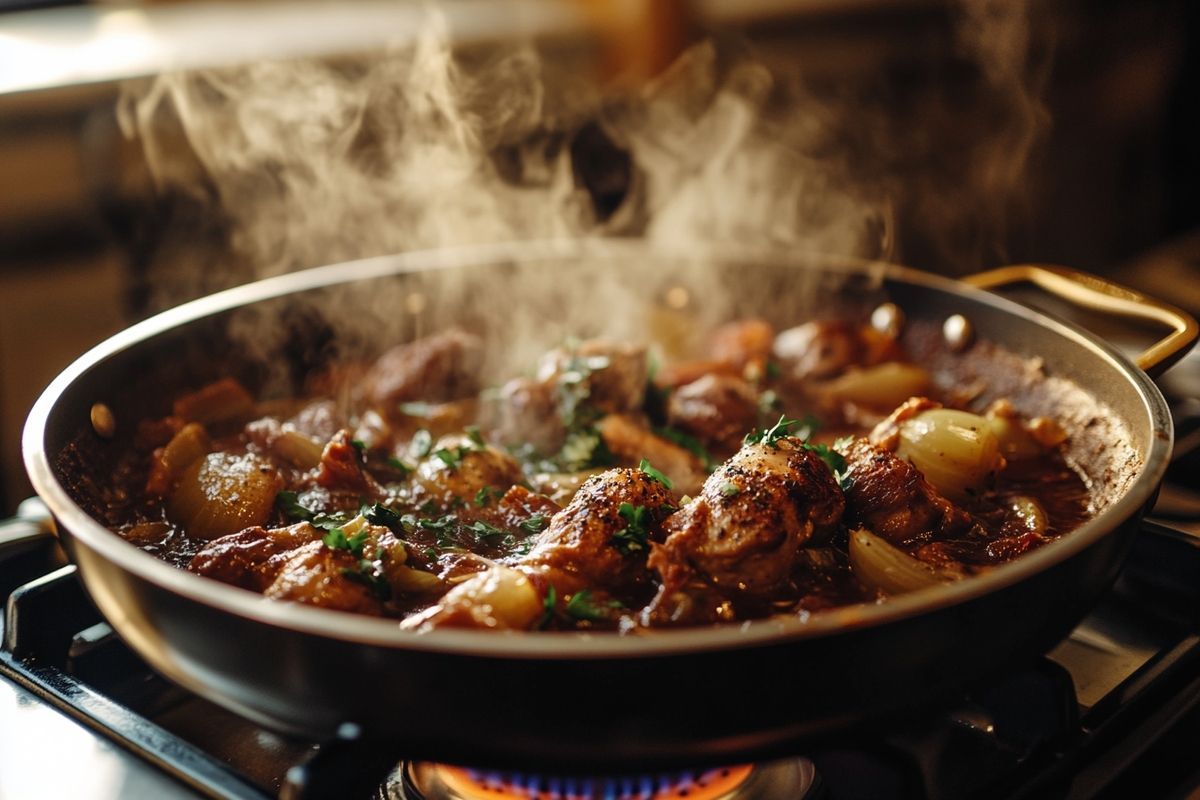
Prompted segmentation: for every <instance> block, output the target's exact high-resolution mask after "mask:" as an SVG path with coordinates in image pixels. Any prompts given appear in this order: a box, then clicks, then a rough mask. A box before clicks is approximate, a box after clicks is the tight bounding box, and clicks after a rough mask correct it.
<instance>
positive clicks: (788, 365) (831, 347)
mask: <svg viewBox="0 0 1200 800" xmlns="http://www.w3.org/2000/svg"><path fill="white" fill-rule="evenodd" d="M773 352H774V354H775V358H777V359H779V361H780V363H781V364H782V365H783V367H784V371H785V372H786V374H787V375H788V377H790V378H793V379H797V380H808V379H818V380H819V379H824V378H832V377H833V376H834V375H837V374H839V373H841V372H844V371H845V370H846V369H847V368H848V367H854V366H857V367H866V366H872V365H874V364H879V363H882V362H884V361H894V360H896V359H899V358H900V357H901V355H902V353H901V350H900V347H899V345H897V344H896V341H895V340H894V339H892V338H891V337H889V336H886V335H884V334H882V333H880V332H879V331H876V330H875V329H874V328H871V327H869V326H865V325H852V324H850V323H848V322H844V321H841V320H824V321H814V322H806V323H804V324H803V325H797V326H796V327H794V328H788V329H787V330H786V331H783V332H781V333H780V334H779V336H778V337H776V339H775V344H774V348H773Z"/></svg>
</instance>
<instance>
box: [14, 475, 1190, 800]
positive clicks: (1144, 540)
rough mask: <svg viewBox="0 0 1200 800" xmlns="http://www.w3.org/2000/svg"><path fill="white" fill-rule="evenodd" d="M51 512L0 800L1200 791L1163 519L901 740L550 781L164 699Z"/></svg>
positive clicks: (27, 612) (20, 528) (1186, 624)
mask: <svg viewBox="0 0 1200 800" xmlns="http://www.w3.org/2000/svg"><path fill="white" fill-rule="evenodd" d="M1186 458H1188V456H1186V455H1185V459H1186ZM1185 466H1186V465H1185ZM43 513H44V512H42V511H41V510H40V509H39V507H38V504H37V502H36V501H30V502H28V503H26V504H25V505H23V506H22V514H21V515H20V516H19V517H18V518H17V519H15V520H13V521H10V522H8V523H6V527H5V529H4V531H5V532H4V533H0V595H2V596H5V597H7V599H8V603H7V614H6V616H5V620H4V630H3V635H4V638H3V647H2V649H0V715H2V716H3V717H4V724H3V725H0V797H3V798H22V797H62V796H74V797H79V798H109V797H121V798H136V797H155V798H164V797H171V798H174V797H179V798H184V797H204V796H208V797H222V798H224V797H230V798H267V797H275V796H282V797H288V798H307V797H333V796H336V797H345V798H354V797H362V798H378V799H386V800H504V799H505V798H522V799H523V800H668V798H678V799H679V800H777V799H779V800H783V799H787V800H796V798H830V799H831V800H842V799H843V798H927V799H928V800H938V799H941V798H955V797H1030V798H1032V797H1044V796H1057V797H1070V798H1075V797H1081V798H1082V797H1098V796H1099V797H1121V796H1127V795H1129V794H1131V793H1134V792H1136V793H1137V794H1138V796H1146V795H1147V793H1148V792H1150V790H1151V789H1152V788H1153V789H1156V790H1161V791H1154V792H1151V794H1154V795H1162V796H1176V794H1177V795H1178V796H1183V794H1184V793H1185V792H1187V791H1188V790H1196V789H1197V788H1198V787H1200V765H1198V763H1197V762H1196V760H1195V754H1194V752H1193V746H1194V743H1195V742H1196V741H1198V740H1200V538H1198V537H1197V536H1195V535H1194V534H1192V533H1189V532H1186V531H1181V530H1177V529H1175V528H1172V527H1168V526H1166V525H1164V524H1162V523H1160V522H1156V521H1146V522H1145V523H1144V524H1143V528H1142V532H1141V535H1140V536H1139V537H1138V539H1137V543H1136V545H1135V547H1134V550H1133V552H1132V553H1131V556H1130V559H1129V561H1128V564H1127V566H1126V569H1125V571H1124V573H1123V575H1122V577H1121V578H1120V580H1119V581H1118V582H1117V584H1116V585H1115V586H1114V587H1113V588H1112V590H1111V591H1109V592H1108V594H1107V595H1105V597H1104V599H1103V600H1102V601H1101V603H1100V604H1099V605H1098V606H1097V607H1096V609H1095V610H1094V611H1093V612H1092V613H1091V614H1090V615H1089V616H1088V617H1087V618H1086V619H1084V620H1083V622H1081V623H1080V625H1079V626H1078V627H1077V628H1076V629H1075V630H1074V631H1073V632H1072V633H1071V634H1070V636H1068V637H1067V638H1066V639H1065V640H1063V641H1062V642H1061V643H1060V644H1059V645H1058V646H1057V647H1056V648H1054V649H1053V650H1052V651H1051V652H1050V653H1048V654H1047V655H1046V656H1044V657H1040V658H1037V659H1033V660H1031V661H1030V662H1029V663H1028V664H1027V665H1025V666H1024V667H1022V668H1019V669H1016V670H1013V671H1011V672H1008V673H1006V674H1003V675H1001V676H999V677H994V678H991V679H989V680H988V681H986V682H984V683H981V684H979V685H976V686H972V687H970V688H969V689H968V690H966V691H964V692H962V693H961V695H959V696H958V697H955V698H953V699H951V700H949V701H945V702H942V703H940V704H938V705H936V706H933V707H927V708H924V709H922V710H920V711H919V712H917V713H914V714H910V715H908V716H906V717H905V718H904V719H903V721H902V722H899V723H891V724H889V725H888V726H886V727H884V728H882V729H880V730H878V731H877V732H872V733H870V734H866V735H858V736H855V737H850V738H847V739H845V740H839V741H831V742H828V743H824V744H822V746H820V747H816V748H812V749H811V750H810V751H809V752H807V753H805V754H802V755H801V754H798V755H797V756H796V757H794V758H788V759H783V760H780V761H774V762H770V763H764V764H756V765H726V766H716V767H714V766H713V765H700V766H698V768H697V769H696V770H690V771H673V772H666V773H654V774H646V775H632V774H626V773H625V772H624V771H622V770H621V769H620V767H619V766H614V770H613V774H611V775H604V776H595V775H593V776H584V775H572V776H555V775H539V774H536V773H533V772H498V771H487V770H475V769H470V768H468V767H462V766H452V765H444V764H431V763H414V762H407V761H403V760H401V759H402V757H403V753H394V752H390V751H388V750H387V749H386V747H381V746H380V745H379V744H378V743H370V742H363V741H358V740H357V739H356V736H355V731H354V730H353V729H347V730H346V731H345V735H344V736H343V737H342V738H341V739H340V740H338V741H333V742H323V743H316V742H304V741H295V740H290V739H287V738H284V737H281V736H279V735H277V734H275V733H273V732H270V731H267V730H264V729H262V728H259V727H257V726H255V725H254V724H252V723H249V722H247V721H245V720H242V719H241V718H239V717H237V716H234V715H233V714H231V713H230V712H228V711H225V710H223V709H221V708H219V707H217V706H215V705H213V704H211V703H209V702H208V701H206V700H203V699H201V698H199V697H197V696H195V695H193V694H191V693H189V692H187V691H185V690H183V689H180V688H179V687H176V686H174V685H173V684H171V683H169V682H167V681H166V680H164V679H163V678H161V677H159V676H157V675H156V674H155V673H154V672H152V671H151V670H150V669H149V668H148V667H147V666H146V665H145V664H144V663H142V662H141V660H140V659H139V658H138V657H137V656H135V655H134V654H133V653H132V652H131V651H130V650H129V649H128V648H127V647H126V646H125V645H124V644H123V643H122V642H121V641H120V640H119V639H118V638H117V637H116V636H115V635H114V634H113V632H112V631H111V629H110V628H109V627H108V625H107V624H106V623H105V622H103V621H102V620H101V619H100V617H99V616H98V614H97V613H96V611H95V610H94V609H93V608H92V606H91V604H90V602H89V601H88V600H87V598H86V595H85V594H84V592H83V590H82V588H81V586H80V584H79V582H78V580H77V579H76V576H75V569H74V567H72V566H70V565H68V564H66V562H65V560H64V559H63V557H62V553H61V552H60V551H59V549H58V547H57V544H56V540H55V539H54V538H53V537H52V536H50V535H48V534H47V533H46V532H45V531H44V528H45V526H46V523H45V521H44V516H42V514H43ZM414 724H420V723H419V721H414Z"/></svg>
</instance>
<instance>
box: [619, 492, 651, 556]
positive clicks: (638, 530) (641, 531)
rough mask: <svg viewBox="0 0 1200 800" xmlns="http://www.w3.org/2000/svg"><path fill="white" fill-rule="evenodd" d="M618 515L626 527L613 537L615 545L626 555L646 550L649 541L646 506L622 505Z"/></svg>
mask: <svg viewBox="0 0 1200 800" xmlns="http://www.w3.org/2000/svg"><path fill="white" fill-rule="evenodd" d="M617 513H618V514H620V515H621V518H622V519H624V520H625V522H626V525H625V527H624V528H622V529H621V530H619V531H617V532H616V533H614V534H613V536H612V543H613V545H614V546H615V547H616V548H617V549H618V550H620V551H621V552H622V553H624V554H625V555H629V554H630V553H634V552H637V551H639V550H645V549H646V545H647V543H648V541H649V533H650V532H649V530H648V529H647V523H648V520H647V518H646V517H647V515H648V513H649V510H648V509H647V508H646V507H645V506H635V505H632V504H631V503H621V505H620V507H619V508H618V509H617Z"/></svg>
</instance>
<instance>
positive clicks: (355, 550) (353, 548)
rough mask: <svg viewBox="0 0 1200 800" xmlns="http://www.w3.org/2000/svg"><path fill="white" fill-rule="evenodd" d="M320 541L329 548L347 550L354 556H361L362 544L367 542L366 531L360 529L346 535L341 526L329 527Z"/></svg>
mask: <svg viewBox="0 0 1200 800" xmlns="http://www.w3.org/2000/svg"><path fill="white" fill-rule="evenodd" d="M321 541H323V542H324V543H325V546H326V547H328V548H329V549H331V550H348V551H349V552H350V554H351V555H353V556H355V557H356V558H362V554H363V545H365V544H366V542H367V532H366V531H365V530H361V531H359V532H358V533H356V534H354V535H352V536H349V537H347V536H346V532H345V531H344V530H342V529H341V528H330V529H329V532H328V533H326V534H325V536H323V537H322V538H321Z"/></svg>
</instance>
